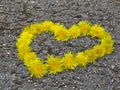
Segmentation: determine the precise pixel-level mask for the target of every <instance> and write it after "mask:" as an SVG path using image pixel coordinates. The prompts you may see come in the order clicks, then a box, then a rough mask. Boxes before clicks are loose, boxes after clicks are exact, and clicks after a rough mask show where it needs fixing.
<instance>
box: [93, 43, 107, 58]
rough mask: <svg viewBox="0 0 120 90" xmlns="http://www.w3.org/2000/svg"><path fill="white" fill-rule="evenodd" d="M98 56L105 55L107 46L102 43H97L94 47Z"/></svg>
mask: <svg viewBox="0 0 120 90" xmlns="http://www.w3.org/2000/svg"><path fill="white" fill-rule="evenodd" d="M93 50H94V52H95V55H96V57H103V56H104V55H105V48H104V47H102V45H96V46H94V47H93Z"/></svg>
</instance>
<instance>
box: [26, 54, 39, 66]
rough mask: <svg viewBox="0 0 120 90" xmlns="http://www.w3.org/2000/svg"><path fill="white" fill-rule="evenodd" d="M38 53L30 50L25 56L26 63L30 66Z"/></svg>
mask: <svg viewBox="0 0 120 90" xmlns="http://www.w3.org/2000/svg"><path fill="white" fill-rule="evenodd" d="M36 59H37V55H36V53H35V52H29V53H27V54H26V55H25V56H24V65H26V66H29V64H30V63H31V61H33V60H36Z"/></svg>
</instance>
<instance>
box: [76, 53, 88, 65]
mask: <svg viewBox="0 0 120 90" xmlns="http://www.w3.org/2000/svg"><path fill="white" fill-rule="evenodd" d="M76 62H77V64H78V66H82V67H85V66H86V65H87V63H88V60H87V58H86V56H85V54H84V53H83V52H80V53H78V54H77V55H76Z"/></svg>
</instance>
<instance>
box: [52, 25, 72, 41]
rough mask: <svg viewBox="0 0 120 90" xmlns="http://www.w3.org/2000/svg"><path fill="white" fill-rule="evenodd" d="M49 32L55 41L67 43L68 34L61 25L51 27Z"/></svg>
mask: <svg viewBox="0 0 120 90" xmlns="http://www.w3.org/2000/svg"><path fill="white" fill-rule="evenodd" d="M51 30H52V31H53V33H54V36H55V39H57V40H61V41H67V40H68V39H69V36H70V33H69V31H68V30H67V29H66V28H65V27H64V26H63V25H60V24H55V25H54V26H53V27H51Z"/></svg>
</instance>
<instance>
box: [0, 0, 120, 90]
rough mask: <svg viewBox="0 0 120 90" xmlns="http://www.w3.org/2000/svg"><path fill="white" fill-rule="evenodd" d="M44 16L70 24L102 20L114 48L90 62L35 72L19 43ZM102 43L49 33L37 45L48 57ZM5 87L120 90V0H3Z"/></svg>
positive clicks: (0, 87)
mask: <svg viewBox="0 0 120 90" xmlns="http://www.w3.org/2000/svg"><path fill="white" fill-rule="evenodd" d="M44 20H52V21H54V22H60V23H63V24H64V25H65V26H66V27H67V28H69V27H70V26H71V25H72V24H74V23H78V22H79V21H80V20H88V21H89V22H91V23H93V24H96V23H98V24H101V25H102V26H103V27H104V28H105V29H106V30H107V31H109V32H110V33H111V35H112V37H113V39H114V42H115V43H114V52H113V53H112V54H110V55H106V56H105V57H103V58H100V59H98V60H97V62H96V63H94V64H89V65H88V66H87V67H86V68H77V69H75V70H74V71H63V72H62V73H59V74H56V75H47V76H45V77H43V78H41V79H38V78H35V77H33V78H31V77H29V73H28V72H27V69H26V67H25V66H24V65H23V62H22V61H20V60H19V59H18V58H17V50H16V46H15V44H16V40H17V38H18V37H19V35H20V33H21V31H22V28H23V26H25V25H28V24H30V23H33V22H42V21H44ZM96 43H99V41H98V40H94V39H91V38H89V37H81V38H79V39H73V40H70V41H68V42H58V41H55V39H54V37H53V36H52V34H50V33H43V34H42V35H39V36H38V38H36V39H34V41H33V43H32V45H31V46H32V47H33V50H34V51H35V52H36V53H37V54H38V56H40V57H41V58H43V59H45V58H46V56H47V55H48V54H54V55H60V56H63V55H64V53H66V52H67V51H69V50H72V51H73V52H74V53H76V52H78V51H83V50H85V49H87V48H91V47H92V46H94V45H95V44H96ZM0 90H120V0H0Z"/></svg>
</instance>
